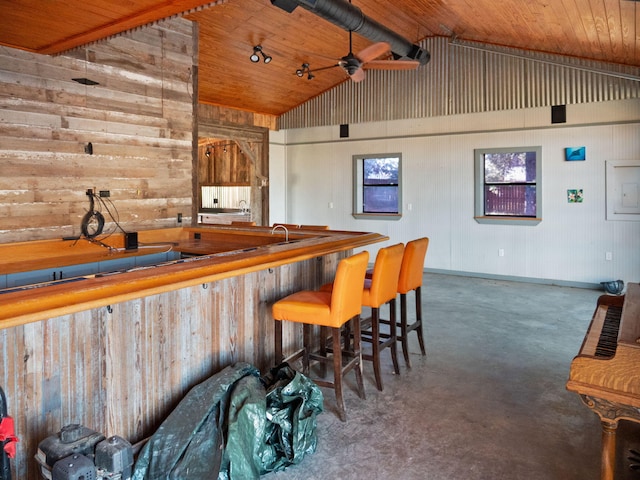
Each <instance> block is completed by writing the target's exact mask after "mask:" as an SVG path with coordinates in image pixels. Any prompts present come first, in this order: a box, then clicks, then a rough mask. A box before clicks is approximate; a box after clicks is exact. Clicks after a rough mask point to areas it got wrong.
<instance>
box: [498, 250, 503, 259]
mask: <svg viewBox="0 0 640 480" xmlns="http://www.w3.org/2000/svg"><path fill="white" fill-rule="evenodd" d="M498 256H499V257H504V248H499V249H498Z"/></svg>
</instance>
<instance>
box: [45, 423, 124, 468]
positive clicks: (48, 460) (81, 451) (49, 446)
mask: <svg viewBox="0 0 640 480" xmlns="http://www.w3.org/2000/svg"><path fill="white" fill-rule="evenodd" d="M36 460H37V461H38V464H40V471H41V473H42V476H43V477H44V478H45V479H47V480H130V479H131V473H132V467H133V448H132V446H131V444H130V443H129V442H128V441H127V440H125V439H124V438H122V437H119V436H117V435H114V436H112V437H109V438H105V436H104V435H102V434H101V433H98V432H96V431H94V430H91V429H90V428H87V427H83V426H82V425H78V424H72V425H66V426H64V427H62V429H61V430H60V432H58V433H57V434H56V435H52V436H50V437H47V438H45V439H44V440H43V441H42V442H40V444H39V445H38V453H37V454H36Z"/></svg>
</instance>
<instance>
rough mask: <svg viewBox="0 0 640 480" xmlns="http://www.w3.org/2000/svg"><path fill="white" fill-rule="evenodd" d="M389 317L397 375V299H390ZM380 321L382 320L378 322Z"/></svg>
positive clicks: (392, 357)
mask: <svg viewBox="0 0 640 480" xmlns="http://www.w3.org/2000/svg"><path fill="white" fill-rule="evenodd" d="M389 310H390V312H389V318H390V319H391V322H390V325H389V330H390V334H389V336H390V339H391V361H392V362H393V371H394V372H395V374H396V375H400V367H399V366H398V338H397V329H396V322H397V319H396V299H395V298H394V299H392V300H391V301H389ZM378 323H380V322H378Z"/></svg>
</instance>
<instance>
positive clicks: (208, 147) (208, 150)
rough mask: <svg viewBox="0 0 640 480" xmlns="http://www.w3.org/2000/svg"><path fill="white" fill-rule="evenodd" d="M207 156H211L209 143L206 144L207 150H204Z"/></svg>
mask: <svg viewBox="0 0 640 480" xmlns="http://www.w3.org/2000/svg"><path fill="white" fill-rule="evenodd" d="M204 154H205V156H206V157H207V158H211V145H207V150H206V151H205V152H204Z"/></svg>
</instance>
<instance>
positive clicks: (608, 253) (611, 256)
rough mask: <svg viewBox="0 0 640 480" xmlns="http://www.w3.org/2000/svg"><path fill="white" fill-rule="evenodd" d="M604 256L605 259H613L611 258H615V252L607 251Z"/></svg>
mask: <svg viewBox="0 0 640 480" xmlns="http://www.w3.org/2000/svg"><path fill="white" fill-rule="evenodd" d="M604 258H605V260H607V261H611V260H613V253H612V252H606V253H605V254H604Z"/></svg>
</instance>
